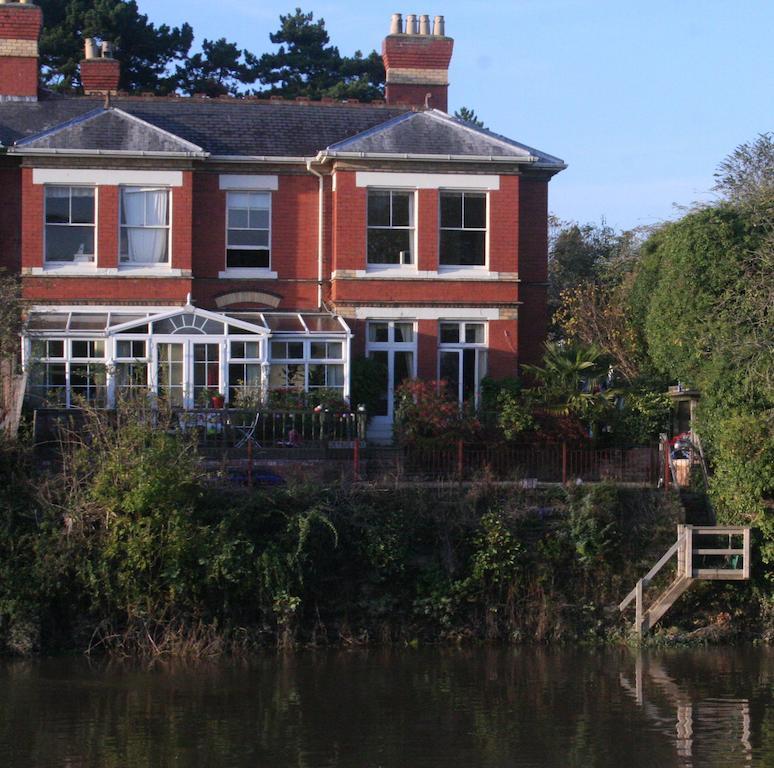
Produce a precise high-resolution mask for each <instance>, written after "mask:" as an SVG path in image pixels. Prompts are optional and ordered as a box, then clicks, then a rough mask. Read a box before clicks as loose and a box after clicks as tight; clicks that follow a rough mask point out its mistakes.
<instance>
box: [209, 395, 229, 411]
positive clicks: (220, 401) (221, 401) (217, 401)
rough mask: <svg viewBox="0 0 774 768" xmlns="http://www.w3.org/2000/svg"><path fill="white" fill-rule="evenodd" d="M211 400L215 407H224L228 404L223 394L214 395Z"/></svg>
mask: <svg viewBox="0 0 774 768" xmlns="http://www.w3.org/2000/svg"><path fill="white" fill-rule="evenodd" d="M210 401H211V403H212V407H213V408H222V407H223V406H224V405H225V404H226V398H225V397H224V396H223V395H213V396H212V397H211V398H210Z"/></svg>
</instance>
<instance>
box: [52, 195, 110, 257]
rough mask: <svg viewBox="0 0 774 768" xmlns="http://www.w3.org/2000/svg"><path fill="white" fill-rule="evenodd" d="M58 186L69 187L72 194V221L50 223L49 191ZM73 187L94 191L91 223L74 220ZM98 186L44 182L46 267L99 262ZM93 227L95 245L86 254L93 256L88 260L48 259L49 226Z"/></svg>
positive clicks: (70, 209)
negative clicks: (48, 216) (79, 222)
mask: <svg viewBox="0 0 774 768" xmlns="http://www.w3.org/2000/svg"><path fill="white" fill-rule="evenodd" d="M52 188H57V189H68V190H70V195H69V196H68V201H69V218H70V219H71V221H68V222H66V223H64V222H56V223H51V224H49V223H48V221H47V220H46V216H47V208H48V195H47V192H48V190H49V189H52ZM73 189H90V190H91V191H92V200H93V202H94V221H92V222H91V224H88V223H86V224H77V223H73V222H72V217H73V202H72V200H73V198H72V190H73ZM98 210H99V208H98V186H97V185H96V184H48V183H46V184H44V185H43V264H44V266H46V267H63V266H68V267H72V266H78V267H84V266H86V267H94V266H96V264H97V258H98V253H97V251H98V248H99V238H98V230H97V222H98V219H99V217H98ZM50 226H51V227H89V226H90V227H91V228H92V235H93V238H94V247H93V249H92V250H93V251H94V252H93V253H91V254H86V255H89V256H91V258H90V259H88V260H86V261H76V260H75V258H73V259H72V260H64V261H63V260H61V259H59V260H55V259H48V257H47V251H48V238H49V235H48V228H49V227H50Z"/></svg>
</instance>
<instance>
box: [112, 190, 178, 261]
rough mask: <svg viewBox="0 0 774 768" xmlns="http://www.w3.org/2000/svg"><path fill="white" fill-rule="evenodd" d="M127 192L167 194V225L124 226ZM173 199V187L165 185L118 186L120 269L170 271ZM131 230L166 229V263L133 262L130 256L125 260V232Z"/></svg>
mask: <svg viewBox="0 0 774 768" xmlns="http://www.w3.org/2000/svg"><path fill="white" fill-rule="evenodd" d="M126 190H135V191H141V192H166V194H167V223H166V224H163V225H162V224H151V225H147V224H146V225H143V226H142V227H140V226H137V225H135V224H123V223H122V220H123V218H124V192H125V191H126ZM173 197H174V195H173V194H172V187H171V186H170V185H165V184H155V185H152V184H119V185H118V267H119V269H138V268H139V269H169V268H170V267H171V266H172V221H173V210H172V204H173ZM129 229H150V230H160V229H166V231H167V257H166V259H165V260H164V261H133V260H131V259H130V258H129V254H128V253H127V254H126V259H124V253H123V242H124V238H123V233H124V230H129ZM126 242H127V250H128V244H129V238H128V236H127V239H126Z"/></svg>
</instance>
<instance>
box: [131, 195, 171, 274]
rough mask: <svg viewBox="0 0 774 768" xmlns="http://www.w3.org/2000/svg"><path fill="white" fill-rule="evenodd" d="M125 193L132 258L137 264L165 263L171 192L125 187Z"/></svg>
mask: <svg viewBox="0 0 774 768" xmlns="http://www.w3.org/2000/svg"><path fill="white" fill-rule="evenodd" d="M123 195H124V198H123V204H124V207H123V213H124V224H125V225H126V227H127V230H126V233H127V243H128V254H127V255H128V257H129V261H132V262H135V263H137V264H160V263H162V262H165V261H166V260H167V240H168V237H169V229H168V228H167V221H168V214H167V210H168V207H169V191H168V190H166V189H125V190H124V191H123Z"/></svg>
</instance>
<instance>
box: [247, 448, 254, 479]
mask: <svg viewBox="0 0 774 768" xmlns="http://www.w3.org/2000/svg"><path fill="white" fill-rule="evenodd" d="M247 487H248V488H252V487H253V441H252V440H250V439H248V441H247Z"/></svg>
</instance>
